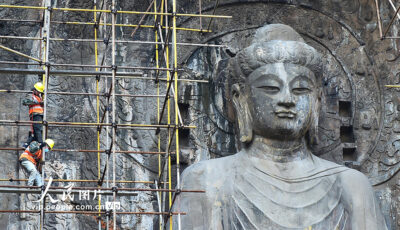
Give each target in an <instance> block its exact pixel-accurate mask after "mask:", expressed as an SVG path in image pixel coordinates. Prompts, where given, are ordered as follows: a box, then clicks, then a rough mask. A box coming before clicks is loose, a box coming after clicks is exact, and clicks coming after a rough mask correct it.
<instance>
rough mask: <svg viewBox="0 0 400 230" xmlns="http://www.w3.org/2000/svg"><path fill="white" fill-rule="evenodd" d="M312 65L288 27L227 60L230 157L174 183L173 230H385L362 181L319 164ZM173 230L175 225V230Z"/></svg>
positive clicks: (315, 57)
mask: <svg viewBox="0 0 400 230" xmlns="http://www.w3.org/2000/svg"><path fill="white" fill-rule="evenodd" d="M321 63H322V61H321V55H320V54H319V53H318V52H317V51H316V50H315V49H314V48H313V47H311V46H309V45H307V44H306V43H305V42H304V40H303V38H302V37H301V36H300V35H299V34H298V33H297V32H296V31H294V30H293V29H292V28H291V27H289V26H287V25H282V24H271V25H267V26H264V27H262V28H260V29H258V30H257V31H256V33H255V35H254V40H253V42H252V43H251V45H250V46H248V47H247V48H245V49H243V50H241V51H240V52H239V53H238V54H237V55H236V56H235V57H233V58H232V59H231V60H230V64H229V65H228V66H229V68H230V72H231V73H230V75H231V76H230V78H231V81H232V84H231V102H232V104H233V107H234V109H235V117H236V118H235V119H236V123H237V127H238V129H237V130H238V134H239V139H240V142H241V145H242V147H241V150H240V152H238V153H236V154H233V155H230V156H227V157H222V158H218V159H212V160H206V161H201V162H199V163H196V164H194V165H192V166H190V167H188V168H187V169H186V170H185V171H184V172H183V174H182V180H181V188H182V189H202V190H205V191H206V192H205V194H204V193H203V194H201V193H200V194H198V193H182V194H181V195H180V200H179V201H178V204H175V205H176V207H175V211H178V206H179V211H182V212H186V215H182V216H181V227H182V229H210V230H221V229H225V230H239V229H245V230H251V229H268V230H269V229H270V230H280V229H301V230H304V229H307V230H308V229H313V230H343V229H353V230H386V229H387V227H386V224H385V220H384V218H383V215H382V214H381V212H380V208H379V204H378V203H377V201H376V199H375V196H374V191H373V189H372V186H371V185H370V183H369V181H368V179H367V177H366V176H365V175H363V174H362V173H361V172H358V171H356V170H354V169H350V168H347V167H344V166H342V165H338V164H336V163H333V162H330V161H327V160H324V159H321V158H319V157H317V156H315V155H313V154H312V152H311V150H310V149H311V148H310V146H312V145H313V144H315V142H316V141H318V139H317V136H318V133H317V127H318V115H319V107H320V102H321V97H322V96H323V95H322V91H321V87H320V82H321V78H322V76H321V75H322V66H321ZM175 226H176V225H175Z"/></svg>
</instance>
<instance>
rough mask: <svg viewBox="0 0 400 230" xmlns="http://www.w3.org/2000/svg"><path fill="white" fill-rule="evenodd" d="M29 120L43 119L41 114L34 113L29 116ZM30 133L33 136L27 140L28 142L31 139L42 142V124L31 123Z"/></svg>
mask: <svg viewBox="0 0 400 230" xmlns="http://www.w3.org/2000/svg"><path fill="white" fill-rule="evenodd" d="M30 119H31V121H43V115H38V114H34V115H32V116H30ZM32 134H33V138H30V139H29V140H28V144H29V143H31V142H32V141H37V142H39V143H42V142H43V137H42V135H43V125H42V124H32Z"/></svg>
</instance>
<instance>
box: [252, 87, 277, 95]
mask: <svg viewBox="0 0 400 230" xmlns="http://www.w3.org/2000/svg"><path fill="white" fill-rule="evenodd" d="M257 88H258V89H262V90H263V91H264V92H267V93H271V94H274V93H278V92H279V91H280V89H279V87H277V86H270V85H266V86H259V87H257Z"/></svg>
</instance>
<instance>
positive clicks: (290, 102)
mask: <svg viewBox="0 0 400 230" xmlns="http://www.w3.org/2000/svg"><path fill="white" fill-rule="evenodd" d="M278 105H280V106H283V107H287V108H290V107H293V106H295V101H294V99H293V95H292V94H291V93H290V89H289V88H288V87H285V88H284V90H283V91H282V94H281V97H280V99H279V101H278Z"/></svg>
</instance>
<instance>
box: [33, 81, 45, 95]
mask: <svg viewBox="0 0 400 230" xmlns="http://www.w3.org/2000/svg"><path fill="white" fill-rule="evenodd" d="M33 87H34V88H35V89H36V90H37V91H39V92H41V93H43V91H44V85H43V84H42V83H41V82H37V83H36V84H35V85H34V86H33Z"/></svg>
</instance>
